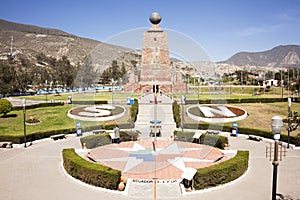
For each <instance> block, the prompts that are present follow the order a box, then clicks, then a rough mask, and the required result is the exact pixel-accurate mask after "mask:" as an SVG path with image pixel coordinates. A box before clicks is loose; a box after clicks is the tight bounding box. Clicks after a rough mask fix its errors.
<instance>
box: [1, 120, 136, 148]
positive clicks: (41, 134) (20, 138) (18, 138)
mask: <svg viewBox="0 0 300 200" xmlns="http://www.w3.org/2000/svg"><path fill="white" fill-rule="evenodd" d="M118 126H119V127H120V128H122V129H129V128H133V124H129V123H128V124H118ZM114 127H115V124H103V125H101V126H100V127H99V125H98V126H90V127H84V128H83V130H82V131H83V132H86V131H92V130H95V129H99V128H102V129H106V130H112V129H113V128H114ZM75 132H76V128H69V129H59V130H49V131H38V132H34V133H31V134H28V135H26V141H27V142H32V141H34V140H40V139H44V138H48V137H50V136H52V135H57V134H66V135H67V134H71V133H75ZM0 141H10V142H12V143H14V144H22V143H24V135H23V134H20V135H1V134H0Z"/></svg>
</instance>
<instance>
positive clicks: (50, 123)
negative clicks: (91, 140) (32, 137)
mask: <svg viewBox="0 0 300 200" xmlns="http://www.w3.org/2000/svg"><path fill="white" fill-rule="evenodd" d="M70 109H72V105H64V106H55V107H43V108H36V109H29V110H26V119H29V116H33V117H34V118H36V119H38V120H41V121H42V123H41V124H38V125H27V126H26V132H27V134H30V133H34V132H38V131H48V130H56V129H67V128H75V123H76V122H80V123H81V126H82V127H83V128H84V127H89V126H97V125H101V124H111V123H119V124H121V123H128V119H129V118H130V117H129V111H128V110H129V109H128V108H127V109H126V114H125V116H124V117H122V118H120V119H116V120H114V121H113V122H112V121H108V122H87V121H79V120H74V119H71V118H69V117H68V116H67V113H68V111H69V110H70ZM8 115H16V117H14V116H12V117H7V118H0V134H3V135H20V134H23V126H24V125H23V111H22V110H20V111H12V112H10V113H9V114H8Z"/></svg>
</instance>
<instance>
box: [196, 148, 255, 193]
mask: <svg viewBox="0 0 300 200" xmlns="http://www.w3.org/2000/svg"><path fill="white" fill-rule="evenodd" d="M248 160H249V152H248V151H238V152H237V155H236V156H235V157H233V158H231V159H229V160H227V161H224V162H222V163H220V164H216V165H212V166H209V167H205V168H201V169H198V170H197V173H196V175H195V177H194V188H195V189H196V190H201V189H205V188H210V187H215V186H217V185H220V184H225V183H229V182H231V181H233V180H235V179H237V178H238V177H240V176H241V175H243V174H244V173H245V172H246V170H247V168H248Z"/></svg>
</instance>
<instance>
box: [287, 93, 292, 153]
mask: <svg viewBox="0 0 300 200" xmlns="http://www.w3.org/2000/svg"><path fill="white" fill-rule="evenodd" d="M291 105H292V100H291V98H288V128H287V131H288V144H287V148H288V149H289V148H290V132H291V117H292V112H291Z"/></svg>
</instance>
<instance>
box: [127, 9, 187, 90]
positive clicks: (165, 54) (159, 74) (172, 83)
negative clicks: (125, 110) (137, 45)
mask: <svg viewBox="0 0 300 200" xmlns="http://www.w3.org/2000/svg"><path fill="white" fill-rule="evenodd" d="M149 20H150V22H151V23H152V25H151V27H150V29H149V30H148V31H147V32H145V33H144V34H143V44H142V62H141V66H139V69H140V77H139V78H138V79H139V81H137V80H138V79H137V78H134V77H133V75H132V74H130V77H129V83H128V84H126V85H125V86H124V90H125V91H127V92H146V91H149V92H151V91H152V92H160V91H162V92H164V93H178V92H184V91H185V84H184V83H183V81H182V75H181V74H180V73H176V72H175V70H174V69H172V67H171V64H170V56H169V45H168V34H167V33H166V32H164V31H163V30H162V29H161V28H160V26H159V23H160V21H161V16H160V15H159V14H158V13H157V12H153V13H152V14H151V16H150V18H149Z"/></svg>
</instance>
